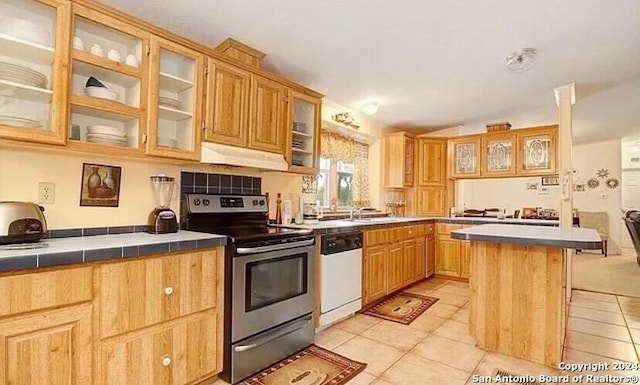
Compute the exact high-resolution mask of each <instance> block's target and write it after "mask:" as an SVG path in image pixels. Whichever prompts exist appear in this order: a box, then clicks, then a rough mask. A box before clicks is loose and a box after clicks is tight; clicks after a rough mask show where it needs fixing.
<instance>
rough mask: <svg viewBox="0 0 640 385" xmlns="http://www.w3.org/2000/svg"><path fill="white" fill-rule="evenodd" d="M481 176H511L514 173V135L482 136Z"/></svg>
mask: <svg viewBox="0 0 640 385" xmlns="http://www.w3.org/2000/svg"><path fill="white" fill-rule="evenodd" d="M482 151H484V157H483V158H482V176H496V177H498V176H513V175H515V173H516V160H515V157H516V134H515V133H514V132H509V133H500V132H498V133H487V134H485V135H483V136H482Z"/></svg>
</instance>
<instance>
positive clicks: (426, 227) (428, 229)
mask: <svg viewBox="0 0 640 385" xmlns="http://www.w3.org/2000/svg"><path fill="white" fill-rule="evenodd" d="M433 227H434V224H433V223H427V224H425V225H424V234H425V235H429V234H433Z"/></svg>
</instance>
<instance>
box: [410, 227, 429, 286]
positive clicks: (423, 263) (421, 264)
mask: <svg viewBox="0 0 640 385" xmlns="http://www.w3.org/2000/svg"><path fill="white" fill-rule="evenodd" d="M415 242H416V253H415V261H416V262H415V270H414V274H413V280H412V281H413V282H417V281H419V280H421V279H423V278H425V277H426V276H427V256H426V255H425V251H426V250H427V249H426V246H425V237H417V238H416V239H415Z"/></svg>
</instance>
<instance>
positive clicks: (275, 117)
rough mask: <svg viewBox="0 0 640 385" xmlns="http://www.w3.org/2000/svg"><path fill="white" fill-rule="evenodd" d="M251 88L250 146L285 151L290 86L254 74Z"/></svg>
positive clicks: (264, 149) (270, 150) (271, 150)
mask: <svg viewBox="0 0 640 385" xmlns="http://www.w3.org/2000/svg"><path fill="white" fill-rule="evenodd" d="M250 92H251V107H250V108H251V109H250V111H251V112H250V122H249V144H248V145H249V148H253V149H255V150H263V151H269V152H276V153H279V154H284V150H285V146H284V141H285V138H286V137H287V134H286V127H285V126H284V123H285V119H284V117H285V99H286V92H287V89H286V87H285V86H283V85H282V84H280V83H276V82H274V81H273V80H269V79H267V78H263V77H261V76H257V75H252V76H251V91H250Z"/></svg>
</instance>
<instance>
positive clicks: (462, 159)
mask: <svg viewBox="0 0 640 385" xmlns="http://www.w3.org/2000/svg"><path fill="white" fill-rule="evenodd" d="M447 148H448V150H449V158H450V159H451V161H450V163H451V170H450V175H451V177H452V178H470V177H478V176H480V158H481V154H480V137H479V136H473V137H465V138H460V139H450V140H449V143H448V144H447Z"/></svg>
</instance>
